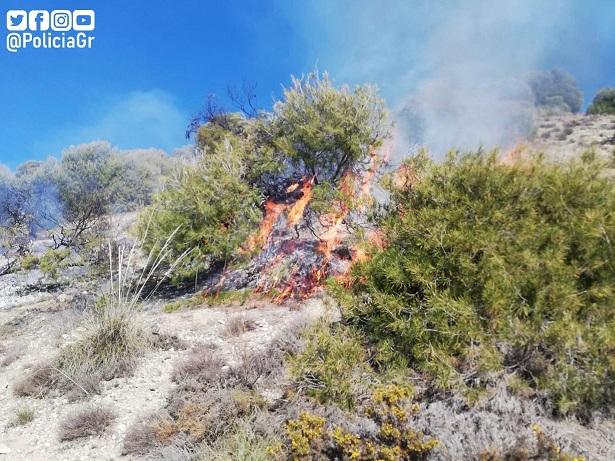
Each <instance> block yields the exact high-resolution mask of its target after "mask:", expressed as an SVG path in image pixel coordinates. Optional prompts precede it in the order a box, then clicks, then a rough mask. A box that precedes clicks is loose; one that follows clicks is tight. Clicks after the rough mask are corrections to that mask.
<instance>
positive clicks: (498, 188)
mask: <svg viewBox="0 0 615 461" xmlns="http://www.w3.org/2000/svg"><path fill="white" fill-rule="evenodd" d="M403 169H404V171H411V172H412V175H411V176H412V177H414V178H416V180H415V181H407V182H405V183H404V185H402V186H392V190H391V193H392V196H391V202H390V204H389V205H388V206H387V207H386V209H385V210H384V212H383V213H382V216H381V222H380V224H381V229H382V231H383V233H384V239H385V241H386V244H387V245H386V248H385V249H383V250H378V249H376V248H374V249H373V251H372V258H371V259H369V260H368V261H366V262H364V263H362V264H359V265H357V266H355V269H354V271H353V275H352V288H351V291H350V292H348V293H345V292H344V291H343V290H341V289H338V292H342V293H343V296H341V297H340V299H341V301H342V303H343V304H344V306H345V308H346V310H345V315H346V317H347V320H348V321H349V322H350V323H352V324H354V325H356V327H357V328H359V329H360V330H362V331H363V332H364V333H365V334H366V335H367V337H368V338H369V340H370V341H371V342H373V344H374V345H375V347H376V356H375V359H376V361H377V362H380V363H381V364H387V363H391V362H394V363H397V364H399V363H404V362H405V363H408V364H410V365H411V366H412V367H415V368H416V369H418V370H421V371H424V372H428V373H429V374H431V375H432V376H434V377H435V378H436V381H437V383H439V385H440V386H442V387H449V386H452V385H455V384H457V385H461V386H470V385H472V386H475V385H476V384H477V383H478V384H479V385H480V383H481V382H482V383H484V382H485V379H488V377H489V371H490V370H494V369H499V368H501V367H502V366H503V365H506V366H508V367H511V368H513V369H516V370H517V371H518V373H519V374H520V376H522V377H523V378H524V379H525V380H526V381H527V382H528V383H529V384H530V385H531V386H532V387H533V388H534V389H544V390H546V391H547V392H548V394H549V395H550V397H551V398H552V400H553V402H554V404H555V407H556V409H557V410H558V411H559V412H561V413H566V412H569V411H573V410H582V409H586V410H588V411H590V410H591V409H594V408H597V407H600V406H603V405H609V404H612V403H613V400H614V398H615V394H614V393H613V389H615V361H613V359H612V357H614V356H615V355H614V354H615V320H614V317H613V315H612V305H613V301H614V299H615V290H614V286H613V280H614V277H615V266H614V264H613V246H612V242H613V241H615V187H614V184H613V182H612V180H611V179H609V178H607V177H606V175H604V174H603V171H604V170H603V165H602V164H601V163H599V161H598V160H596V158H595V156H594V155H592V154H586V155H584V156H583V158H582V160H581V161H577V162H574V163H570V164H567V165H555V164H548V163H546V162H544V161H543V160H542V159H541V158H536V159H533V160H528V161H527V162H525V163H523V164H515V165H505V164H503V163H500V162H498V160H497V158H496V155H495V154H491V155H485V154H482V153H478V154H471V155H466V156H461V157H460V156H456V155H451V156H450V157H449V158H448V159H447V160H446V161H445V162H444V163H441V164H436V163H432V162H431V161H429V160H428V159H427V158H426V157H425V156H418V157H415V158H412V159H410V160H408V161H407V163H406V164H405V165H404V167H403ZM393 183H394V181H393Z"/></svg>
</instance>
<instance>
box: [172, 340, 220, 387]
mask: <svg viewBox="0 0 615 461" xmlns="http://www.w3.org/2000/svg"><path fill="white" fill-rule="evenodd" d="M216 354H217V352H216V350H215V346H214V347H212V346H209V345H204V346H199V347H196V348H194V349H193V350H192V351H190V353H189V355H188V356H187V357H186V358H185V359H183V360H182V361H180V362H178V363H177V364H176V365H175V368H174V369H173V374H172V375H171V380H172V381H173V382H174V383H177V384H181V383H183V382H185V381H195V382H197V383H199V384H201V385H220V384H222V383H223V382H224V381H225V380H226V376H227V374H228V373H227V370H226V369H225V362H224V361H223V360H222V359H221V358H220V357H218V356H217V355H216Z"/></svg>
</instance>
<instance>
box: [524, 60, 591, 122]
mask: <svg viewBox="0 0 615 461" xmlns="http://www.w3.org/2000/svg"><path fill="white" fill-rule="evenodd" d="M529 84H530V88H531V89H532V93H533V94H534V103H535V104H536V106H538V107H543V108H547V109H555V110H561V111H564V112H579V111H580V110H581V105H582V104H583V93H582V92H581V90H580V89H579V86H578V84H577V81H576V80H575V79H574V77H573V76H572V75H570V74H569V73H568V72H565V71H563V70H561V69H552V70H550V71H544V72H536V73H535V74H534V75H533V76H532V77H531V78H530V81H529Z"/></svg>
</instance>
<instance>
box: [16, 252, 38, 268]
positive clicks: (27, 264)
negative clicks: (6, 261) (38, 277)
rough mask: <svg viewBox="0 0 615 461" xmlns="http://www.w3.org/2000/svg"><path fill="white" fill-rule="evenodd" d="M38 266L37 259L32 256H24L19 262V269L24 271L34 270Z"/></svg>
mask: <svg viewBox="0 0 615 461" xmlns="http://www.w3.org/2000/svg"><path fill="white" fill-rule="evenodd" d="M38 264H39V259H38V257H36V256H34V255H26V256H24V257H23V258H21V261H20V267H21V269H23V270H25V271H29V270H32V269H34V268H35V267H36V266H37V265H38Z"/></svg>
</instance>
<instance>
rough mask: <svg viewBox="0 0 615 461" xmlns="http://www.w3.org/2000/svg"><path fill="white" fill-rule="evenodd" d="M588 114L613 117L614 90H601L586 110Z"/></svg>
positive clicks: (614, 106)
mask: <svg viewBox="0 0 615 461" xmlns="http://www.w3.org/2000/svg"><path fill="white" fill-rule="evenodd" d="M587 113H588V114H611V115H615V88H602V89H601V90H600V91H598V93H596V96H594V99H593V101H592V103H591V104H590V105H589V107H588V108H587Z"/></svg>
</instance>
